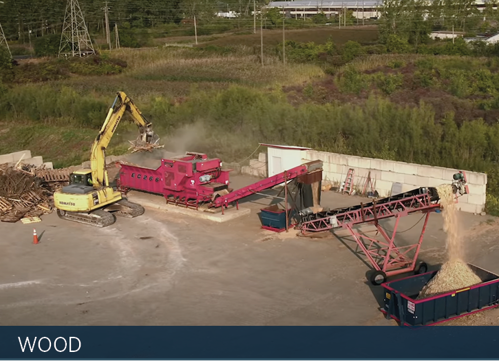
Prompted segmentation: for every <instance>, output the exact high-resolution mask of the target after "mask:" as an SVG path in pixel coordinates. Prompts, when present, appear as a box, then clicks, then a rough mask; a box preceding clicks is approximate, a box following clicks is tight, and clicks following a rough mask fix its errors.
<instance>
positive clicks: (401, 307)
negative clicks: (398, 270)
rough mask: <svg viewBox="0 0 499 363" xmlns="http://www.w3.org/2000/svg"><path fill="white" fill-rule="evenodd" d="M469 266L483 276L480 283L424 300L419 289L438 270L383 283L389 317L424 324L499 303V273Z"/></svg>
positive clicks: (449, 318)
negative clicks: (420, 297) (419, 296)
mask: <svg viewBox="0 0 499 363" xmlns="http://www.w3.org/2000/svg"><path fill="white" fill-rule="evenodd" d="M468 266H469V267H470V268H471V269H472V270H473V272H474V273H475V274H476V275H477V276H478V277H479V278H480V279H481V280H482V282H481V283H480V284H476V285H473V286H463V288H461V289H459V290H456V291H451V292H447V293H443V294H438V295H435V296H432V297H428V298H424V299H420V300H416V299H417V297H418V295H419V293H420V292H421V290H422V289H423V287H424V286H425V285H426V284H427V283H428V282H429V281H430V280H431V279H432V278H433V277H434V276H435V275H436V274H437V272H438V271H431V272H427V273H424V274H420V275H416V276H409V277H406V278H403V279H399V280H396V281H391V282H386V283H384V284H382V285H381V286H382V287H383V288H384V308H382V309H381V310H382V311H383V313H384V314H385V315H386V318H387V319H390V318H393V319H395V320H397V321H398V322H400V324H401V325H405V326H423V325H434V324H438V323H442V322H444V321H446V320H451V319H455V318H458V317H462V316H465V315H469V314H473V313H477V312H479V311H482V310H486V309H490V308H493V307H497V306H498V304H499V276H498V275H496V274H493V273H492V272H489V271H486V270H484V269H481V268H480V267H477V266H474V265H471V264H468Z"/></svg>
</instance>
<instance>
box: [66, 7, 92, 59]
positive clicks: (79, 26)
mask: <svg viewBox="0 0 499 363" xmlns="http://www.w3.org/2000/svg"><path fill="white" fill-rule="evenodd" d="M68 46H69V48H70V49H71V51H70V53H69V54H70V55H71V56H72V57H74V56H76V55H77V56H80V57H82V56H85V55H88V54H95V49H94V46H93V45H92V40H91V39H90V34H89V33H88V29H87V25H86V24H85V18H84V17H83V12H82V11H81V8H80V4H79V3H78V0H68V4H67V6H66V14H65V15H64V25H63V26H62V35H61V43H60V45H59V56H60V55H61V54H63V53H64V51H65V50H66V49H67V47H68Z"/></svg>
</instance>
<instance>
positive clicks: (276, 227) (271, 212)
mask: <svg viewBox="0 0 499 363" xmlns="http://www.w3.org/2000/svg"><path fill="white" fill-rule="evenodd" d="M293 216H294V213H293V210H292V209H288V221H289V220H291V218H292V217H293ZM260 219H261V221H262V228H263V229H267V230H270V231H274V232H282V231H284V230H285V229H286V212H285V211H284V209H281V208H279V207H278V206H277V205H276V204H273V205H271V206H269V207H267V208H263V209H261V213H260ZM288 223H290V222H288ZM293 226H294V224H293V225H291V224H289V225H288V228H289V227H293Z"/></svg>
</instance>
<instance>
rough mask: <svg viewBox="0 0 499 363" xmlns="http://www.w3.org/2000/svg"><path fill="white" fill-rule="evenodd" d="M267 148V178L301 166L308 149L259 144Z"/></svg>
mask: <svg viewBox="0 0 499 363" xmlns="http://www.w3.org/2000/svg"><path fill="white" fill-rule="evenodd" d="M260 145H261V146H265V147H267V168H268V169H267V171H268V174H267V175H268V176H273V175H276V174H279V173H282V172H283V171H285V170H289V169H292V168H295V167H297V166H300V165H302V164H303V163H304V162H305V161H306V157H307V150H311V149H310V148H308V147H301V146H287V145H273V144H260Z"/></svg>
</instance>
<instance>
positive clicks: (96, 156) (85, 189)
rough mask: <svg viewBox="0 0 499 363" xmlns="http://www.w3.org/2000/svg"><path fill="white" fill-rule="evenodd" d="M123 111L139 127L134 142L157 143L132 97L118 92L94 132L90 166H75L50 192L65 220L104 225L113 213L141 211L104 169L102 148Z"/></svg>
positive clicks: (111, 219) (60, 214)
mask: <svg viewBox="0 0 499 363" xmlns="http://www.w3.org/2000/svg"><path fill="white" fill-rule="evenodd" d="M125 112H128V113H130V115H131V116H132V119H133V121H134V122H135V124H136V125H137V126H138V127H139V134H140V135H139V137H138V138H137V140H136V143H135V145H137V146H138V145H142V146H144V145H150V144H157V143H158V142H159V138H158V137H157V136H156V134H154V132H153V131H152V124H151V123H149V122H147V121H146V120H145V118H144V117H143V116H142V113H141V112H140V110H139V109H138V108H137V107H136V106H135V105H134V103H133V102H132V100H131V99H130V98H129V97H128V96H127V95H126V94H125V93H123V92H118V95H117V96H116V99H115V100H114V103H113V105H112V106H111V108H110V109H109V112H108V114H107V117H106V120H105V121H104V124H103V125H102V128H101V130H100V132H99V135H97V138H96V139H95V141H94V143H93V145H92V151H91V155H90V166H91V169H83V170H77V171H75V172H73V173H72V174H71V176H70V183H69V185H67V186H65V187H63V188H62V190H60V191H57V192H55V193H54V204H55V207H56V208H57V215H58V216H59V217H60V218H62V219H66V220H70V221H74V222H79V223H84V224H89V225H92V226H96V227H106V226H109V225H111V224H113V223H114V222H115V221H116V217H115V215H114V213H111V212H116V213H117V214H119V215H122V216H125V217H131V218H133V217H137V216H140V215H142V214H144V208H143V207H142V206H141V205H139V204H136V203H132V202H130V201H128V200H127V199H125V198H123V196H122V194H121V192H120V191H118V190H117V188H116V186H114V185H111V183H110V182H109V177H108V173H107V170H106V148H107V146H108V145H109V142H110V141H111V138H112V137H113V135H114V133H115V131H116V128H117V127H118V125H119V123H120V121H121V119H122V117H123V115H124V114H125Z"/></svg>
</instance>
